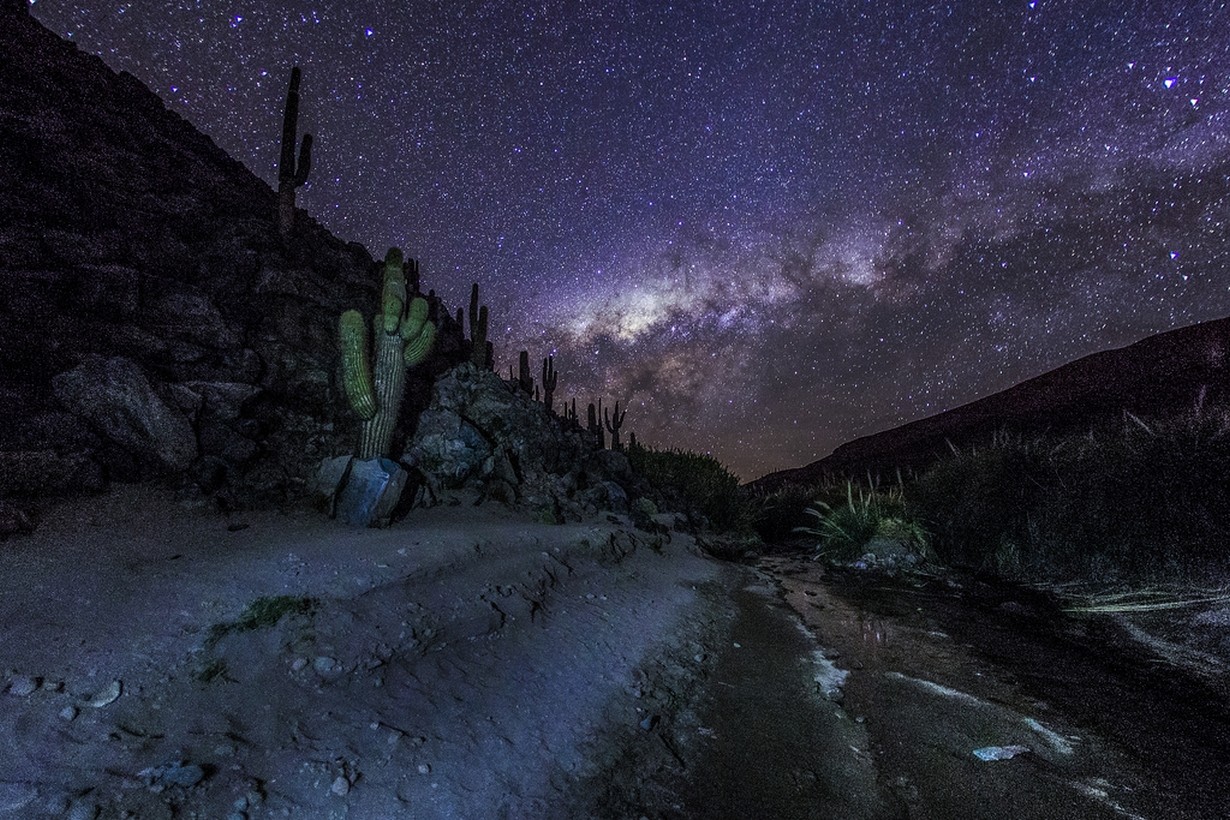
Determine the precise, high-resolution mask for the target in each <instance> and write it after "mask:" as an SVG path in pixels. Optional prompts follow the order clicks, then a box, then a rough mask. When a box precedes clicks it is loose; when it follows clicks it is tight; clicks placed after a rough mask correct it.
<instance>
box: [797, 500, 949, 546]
mask: <svg viewBox="0 0 1230 820" xmlns="http://www.w3.org/2000/svg"><path fill="white" fill-rule="evenodd" d="M806 513H807V514H808V515H810V516H812V517H813V518H815V519H817V522H816V525H815V526H814V527H796V528H795V532H800V533H804V534H806V535H812V536H816V537H817V538H819V541H820V543H819V545H818V548H817V551H818V553H819V554H820V555H821V556H823V557H826V558H834V559H837V560H842V561H849V560H852V559H854V558H858V557H859V556H861V555H863V554H864V553H865V552H872V553H875V554H877V555H878V556H881V557H883V556H884V555H889V554H892V555H906V554H910V555H915V556H921V555H924V554H925V553H926V551H927V547H928V542H929V538H928V535H927V532H926V530H924V529H923V527H922V526H921V525H919V524H918V523H917V522H916V521H914V520H913V519H912V518H911V517H910V515H909V512H908V511H907V509H906V504H905V495H904V494H903V493H902V490H901V487H900V486H897V487H892V488H890V489H887V490H884V489H879V488H877V487H874V486H873V487H870V488H864V487H862V486H861V485H860V486H859V487H858V490H857V493H856V492H855V485H854V483H853V482H850V481H847V482H846V494H845V499H844V501H842V502H839V503H830V502H829V501H825V500H823V499H817V500H816V501H814V502H813V506H811V507H809V508H808V509H807V510H806Z"/></svg>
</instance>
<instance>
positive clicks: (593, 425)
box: [585, 398, 606, 450]
mask: <svg viewBox="0 0 1230 820" xmlns="http://www.w3.org/2000/svg"><path fill="white" fill-rule="evenodd" d="M585 422H586V423H585V429H587V430H589V432H591V433H593V434H594V435H595V436H597V437H598V447H599V448H600V449H603V450H605V449H606V431H605V430H603V429H602V399H601V398H599V399H598V406H597V407H594V403H593V402H592V401H591V402H590V403H589V408H588V409H587V410H586V411H585Z"/></svg>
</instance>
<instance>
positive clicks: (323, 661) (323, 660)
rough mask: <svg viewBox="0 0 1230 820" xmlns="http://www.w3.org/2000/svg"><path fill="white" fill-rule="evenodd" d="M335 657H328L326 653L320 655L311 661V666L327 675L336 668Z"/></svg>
mask: <svg viewBox="0 0 1230 820" xmlns="http://www.w3.org/2000/svg"><path fill="white" fill-rule="evenodd" d="M337 666H338V664H337V658H330V657H328V656H327V655H321V656H319V657H318V658H316V660H314V661H312V667H313V668H314V669H315V670H316V671H317V672H318V673H319V674H321V675H328V674H330V673H331V672H335V671H336V670H337Z"/></svg>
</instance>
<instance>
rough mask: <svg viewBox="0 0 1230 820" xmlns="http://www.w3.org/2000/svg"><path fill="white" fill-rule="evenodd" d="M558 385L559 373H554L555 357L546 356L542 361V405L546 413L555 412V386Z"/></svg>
mask: <svg viewBox="0 0 1230 820" xmlns="http://www.w3.org/2000/svg"><path fill="white" fill-rule="evenodd" d="M558 383H559V373H557V372H555V357H554V356H548V357H547V358H545V359H543V360H542V403H543V404H545V405H546V406H547V412H548V413H554V412H555V406H554V405H555V385H556V384H558Z"/></svg>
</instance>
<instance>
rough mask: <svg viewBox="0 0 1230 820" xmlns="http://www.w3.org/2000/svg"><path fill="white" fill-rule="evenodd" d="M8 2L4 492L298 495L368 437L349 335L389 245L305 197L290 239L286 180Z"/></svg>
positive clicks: (1, 182)
mask: <svg viewBox="0 0 1230 820" xmlns="http://www.w3.org/2000/svg"><path fill="white" fill-rule="evenodd" d="M0 16H3V17H4V19H3V21H0V22H2V23H3V25H2V26H0V32H3V33H2V34H0V38H2V40H3V43H2V47H0V76H3V77H4V82H3V83H0V360H2V361H3V363H4V365H3V369H0V419H3V423H0V497H4V496H22V495H27V496H28V495H39V496H44V495H47V494H52V493H63V492H79V491H84V490H91V489H94V488H97V487H99V486H101V485H102V484H103V483H104V482H105V481H107V480H109V479H121V480H132V479H139V478H145V477H149V476H154V475H159V474H168V473H170V474H175V475H179V476H182V477H183V478H184V479H187V480H188V481H191V482H195V484H197V485H198V486H200V487H201V488H203V489H204V490H205V491H207V492H210V493H215V494H217V493H221V499H222V500H223V501H224V502H230V503H235V504H245V503H256V502H264V501H270V500H276V499H279V498H282V497H285V496H286V495H287V494H288V493H292V494H293V493H294V492H295V490H296V488H298V487H299V486H301V482H302V479H303V477H304V476H305V475H306V474H307V473H308V472H310V466H309V465H312V464H313V463H314V462H315V461H316V459H318V458H320V457H321V456H322V455H327V454H329V453H331V452H334V451H337V450H338V448H339V447H342V448H343V449H344V448H345V446H348V445H347V442H348V441H349V437H350V435H351V426H352V424H351V420H350V419H349V417H348V416H347V415H346V411H345V410H344V402H342V401H339V400H338V396H339V390H338V384H337V378H336V374H335V371H336V369H337V368H336V348H337V345H336V343H335V341H334V335H335V333H336V322H337V316H338V314H339V313H340V312H341V311H342V310H344V309H345V308H347V307H361V308H363V309H364V310H367V311H370V310H371V308H372V306H374V303H375V292H376V289H377V283H378V281H379V280H378V276H377V274H376V272H375V267H374V264H373V261H372V258H371V257H370V255H369V254H368V252H367V251H366V250H365V249H364V248H363V247H361V246H360V245H358V244H355V243H350V244H347V243H345V242H342V241H341V240H339V239H337V238H336V237H334V236H332V235H331V234H329V233H328V232H327V231H326V230H324V229H323V228H322V227H320V226H319V225H318V224H317V223H316V222H314V221H313V220H312V219H311V218H310V216H309V215H307V214H306V213H304V212H303V211H300V212H299V213H298V216H297V222H296V227H295V230H294V233H293V236H291V237H290V240H289V241H287V242H282V241H281V240H280V239H279V236H278V232H277V229H276V226H275V219H274V216H275V209H276V195H275V193H274V192H273V191H272V190H271V189H270V188H269V186H268V185H267V184H266V183H265V182H263V181H262V180H260V179H259V178H257V177H256V176H255V175H254V174H252V173H251V172H250V171H249V170H247V169H246V168H244V167H243V166H242V165H241V164H239V163H238V162H236V161H235V160H233V159H231V158H230V157H229V156H227V155H226V154H225V153H224V152H223V151H222V150H221V149H219V148H218V147H217V146H216V145H215V144H214V143H213V141H211V140H210V139H209V138H208V137H207V136H205V135H204V134H202V133H200V132H199V131H197V130H196V129H195V128H194V127H193V126H192V125H190V124H189V123H188V122H186V121H185V120H184V119H182V118H181V117H180V116H178V115H177V114H175V113H174V112H172V111H169V110H167V108H166V107H165V106H164V105H163V103H162V101H161V100H160V99H159V98H158V97H157V96H156V95H155V94H153V93H152V92H151V91H150V90H149V89H147V88H146V87H145V86H144V85H142V84H141V83H140V82H139V81H137V80H136V79H135V78H134V77H132V76H131V75H129V74H127V73H122V74H116V73H115V72H113V71H112V70H110V69H109V68H108V67H107V66H106V65H104V64H103V62H102V61H101V60H99V59H98V58H96V57H93V56H89V55H87V54H84V53H82V52H81V51H79V50H78V49H77V48H76V46H74V45H73V44H72V43H69V42H66V41H64V40H62V39H60V38H59V37H58V36H56V35H55V34H53V33H52V32H50V31H48V30H46V29H45V28H43V27H42V26H41V25H39V23H38V22H37V21H36V20H34V19H33V18H32V17H30V16H29V15H27V14H24V13H21V12H15V11H14V10H13V9H12V8H7V7H6V9H5V10H0ZM287 69H288V73H289V66H288V67H287ZM314 104H315V102H314V101H313V100H310V99H305V100H304V101H303V105H304V106H311V105H314ZM280 124H281V112H280V111H270V112H269V129H270V133H271V135H276V134H278V133H279V126H280ZM271 138H276V136H271ZM316 156H317V159H316V164H317V166H318V167H321V168H324V169H326V171H327V168H328V165H329V146H328V145H320V146H318V150H317V152H316ZM438 307H439V306H438V305H437V306H436V308H437V310H438ZM444 313H445V317H444V320H445V322H446V323H447V322H448V321H449V319H448V316H447V311H444Z"/></svg>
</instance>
